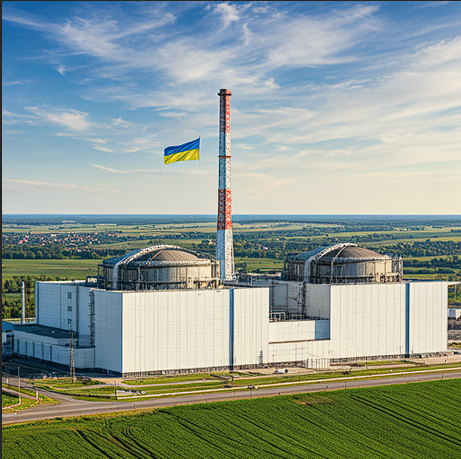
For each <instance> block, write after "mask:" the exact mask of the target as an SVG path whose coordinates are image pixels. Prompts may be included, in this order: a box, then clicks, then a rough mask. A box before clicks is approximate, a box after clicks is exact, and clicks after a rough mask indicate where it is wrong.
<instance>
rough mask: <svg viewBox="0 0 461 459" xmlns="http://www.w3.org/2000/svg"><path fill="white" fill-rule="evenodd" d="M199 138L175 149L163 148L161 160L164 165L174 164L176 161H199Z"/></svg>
mask: <svg viewBox="0 0 461 459" xmlns="http://www.w3.org/2000/svg"><path fill="white" fill-rule="evenodd" d="M199 155H200V137H199V138H198V139H197V140H193V141H192V142H187V143H183V144H182V145H178V146H176V147H168V148H165V152H164V155H163V159H164V161H165V164H170V163H175V162H176V161H192V160H194V159H200V158H199Z"/></svg>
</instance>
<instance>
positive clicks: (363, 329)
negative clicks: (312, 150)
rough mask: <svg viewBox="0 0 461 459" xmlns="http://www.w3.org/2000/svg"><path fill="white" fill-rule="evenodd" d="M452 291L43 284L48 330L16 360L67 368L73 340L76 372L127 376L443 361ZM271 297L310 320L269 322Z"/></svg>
mask: <svg viewBox="0 0 461 459" xmlns="http://www.w3.org/2000/svg"><path fill="white" fill-rule="evenodd" d="M447 291H448V289H447V283H446V282H407V283H379V284H371V283H370V284H339V285H338V284H333V285H330V284H305V283H302V282H299V283H296V282H285V283H284V282H283V281H275V282H274V285H273V287H272V292H271V293H270V288H268V287H256V288H255V287H248V288H238V287H235V288H221V289H201V290H159V291H121V290H119V291H114V290H101V289H97V288H93V287H90V286H85V285H84V283H83V282H80V283H79V282H74V283H69V282H67V283H63V282H38V283H37V286H36V311H37V314H36V317H37V323H38V326H39V327H40V326H42V327H43V330H41V331H35V332H34V331H33V330H34V329H33V328H31V327H29V326H28V325H22V326H20V327H19V328H20V329H18V330H16V329H15V331H14V352H16V353H18V354H21V355H25V356H29V357H35V358H38V359H43V360H49V361H53V362H56V363H60V364H62V365H68V364H69V331H70V330H73V331H74V332H75V334H76V335H77V334H78V340H77V341H78V342H77V343H76V346H75V348H74V362H75V366H76V367H77V368H101V369H105V370H109V371H112V372H117V373H121V374H125V375H140V374H147V373H150V372H162V371H175V370H183V371H188V370H190V371H197V370H205V369H213V368H214V369H219V368H232V367H245V366H257V365H264V364H278V363H280V364H281V363H285V364H287V363H290V362H293V363H294V362H297V363H300V362H309V365H311V366H314V367H315V368H324V367H328V363H326V362H330V360H338V359H355V358H365V357H369V358H377V357H388V356H400V355H411V354H430V353H438V352H444V351H446V350H447V312H448V308H447ZM270 295H272V298H273V299H275V301H274V303H273V307H272V311H271V312H274V311H275V310H277V311H279V312H283V311H287V312H288V313H290V314H295V313H298V312H301V311H300V309H299V304H300V303H301V304H302V305H303V306H302V308H304V310H305V311H304V314H305V316H307V317H309V319H304V320H281V321H271V320H269V296H270ZM300 296H302V300H303V301H301V300H300ZM284 308H285V309H284ZM288 316H289V314H287V317H288ZM92 317H93V318H94V322H92V320H91V318H92ZM279 318H284V317H282V315H280V316H279ZM34 326H37V324H36V325H34ZM50 327H54V328H55V329H56V331H57V332H59V333H58V334H57V335H53V333H54V332H53V329H51V328H50ZM28 330H30V331H28ZM58 335H59V337H58Z"/></svg>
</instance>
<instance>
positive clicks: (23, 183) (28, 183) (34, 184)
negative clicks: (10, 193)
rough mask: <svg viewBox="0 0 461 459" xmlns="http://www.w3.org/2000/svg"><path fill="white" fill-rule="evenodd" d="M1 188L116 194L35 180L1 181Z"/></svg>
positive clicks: (113, 191) (105, 189)
mask: <svg viewBox="0 0 461 459" xmlns="http://www.w3.org/2000/svg"><path fill="white" fill-rule="evenodd" d="M2 183H3V186H4V187H7V188H11V187H13V188H16V187H20V188H21V190H23V189H24V187H26V188H29V189H51V190H61V191H66V190H81V191H88V192H92V193H93V192H97V191H110V192H112V193H116V192H117V190H114V189H108V188H106V187H87V186H80V185H74V184H71V183H54V182H39V181H35V180H16V179H3V180H2Z"/></svg>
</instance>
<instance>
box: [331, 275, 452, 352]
mask: <svg viewBox="0 0 461 459" xmlns="http://www.w3.org/2000/svg"><path fill="white" fill-rule="evenodd" d="M323 287H324V288H329V289H331V290H330V292H331V318H330V321H331V335H330V337H331V349H330V354H331V355H330V358H332V359H337V358H354V357H371V356H386V355H403V354H421V353H423V354H424V353H435V352H444V351H446V350H447V283H446V282H411V283H395V284H357V285H331V286H330V285H325V286H323Z"/></svg>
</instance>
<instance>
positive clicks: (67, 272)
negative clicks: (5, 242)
mask: <svg viewBox="0 0 461 459" xmlns="http://www.w3.org/2000/svg"><path fill="white" fill-rule="evenodd" d="M101 261H102V260H72V259H69V260H14V259H11V260H5V259H2V278H3V279H6V278H8V277H12V276H20V275H26V276H27V275H30V276H40V275H42V274H45V275H48V276H60V277H67V278H69V279H85V278H86V276H96V275H97V273H98V263H101Z"/></svg>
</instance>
